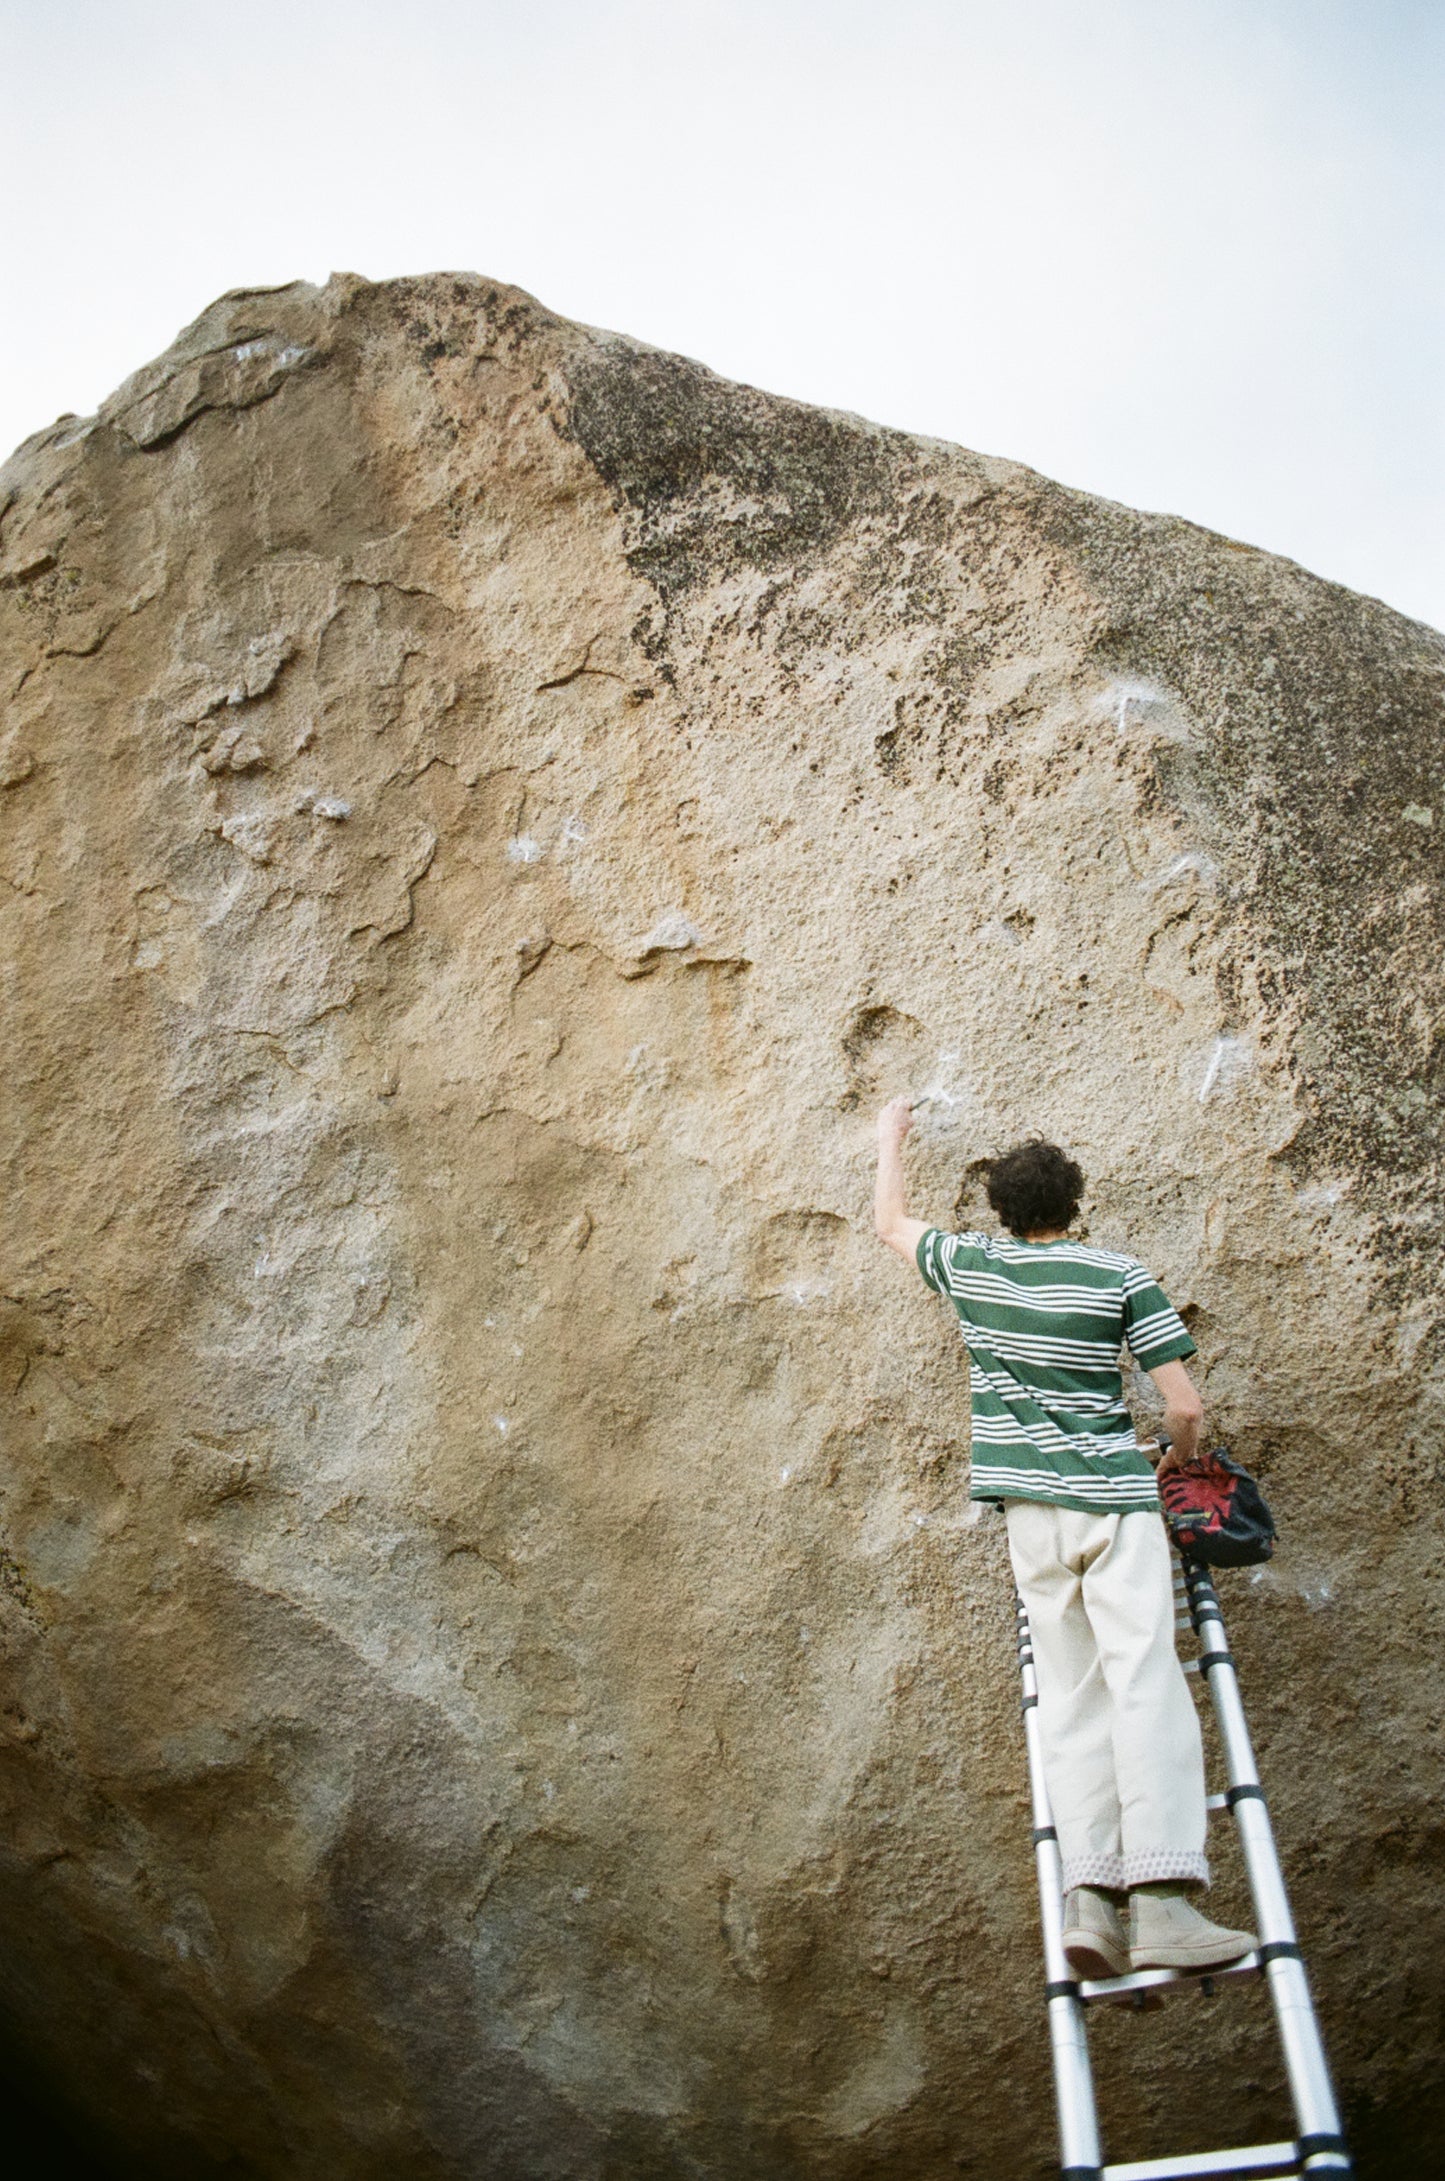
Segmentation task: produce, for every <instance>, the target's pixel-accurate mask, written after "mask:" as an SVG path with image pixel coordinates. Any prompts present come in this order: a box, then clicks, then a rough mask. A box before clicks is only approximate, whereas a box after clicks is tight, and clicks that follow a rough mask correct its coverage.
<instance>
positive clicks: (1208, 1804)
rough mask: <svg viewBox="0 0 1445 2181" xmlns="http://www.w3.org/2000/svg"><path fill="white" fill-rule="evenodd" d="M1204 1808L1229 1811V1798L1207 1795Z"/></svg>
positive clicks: (1226, 1796) (1222, 1795)
mask: <svg viewBox="0 0 1445 2181" xmlns="http://www.w3.org/2000/svg"><path fill="white" fill-rule="evenodd" d="M1204 1807H1205V1809H1206V1810H1227V1809H1228V1808H1229V1797H1228V1795H1224V1794H1219V1795H1206V1796H1205V1798H1204Z"/></svg>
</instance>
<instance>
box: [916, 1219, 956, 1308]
mask: <svg viewBox="0 0 1445 2181" xmlns="http://www.w3.org/2000/svg"><path fill="white" fill-rule="evenodd" d="M947 1240H948V1236H947V1235H946V1234H945V1233H944V1232H943V1230H942V1229H941V1228H940V1227H928V1228H925V1230H924V1232H923V1233H922V1234H921V1235H920V1236H919V1237H918V1247H917V1249H916V1250H915V1251H914V1253H913V1254H914V1256H915V1257H916V1258H917V1259H918V1269H919V1271H920V1272H921V1273H922V1274H923V1277H924V1279H925V1280H926V1281H927V1282H928V1284H929V1286H930V1287H931V1288H933V1289H935V1290H936V1292H937V1293H938V1294H940V1295H946V1294H947V1293H948V1275H947V1273H946V1272H945V1271H944V1265H943V1245H944V1243H945V1242H946V1241H947Z"/></svg>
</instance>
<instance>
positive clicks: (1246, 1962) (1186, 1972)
mask: <svg viewBox="0 0 1445 2181" xmlns="http://www.w3.org/2000/svg"><path fill="white" fill-rule="evenodd" d="M1260 1968H1261V1963H1260V1959H1259V1955H1258V1954H1257V1953H1253V1952H1251V1953H1248V1954H1241V1955H1240V1956H1239V1959H1238V1960H1237V1961H1227V1962H1225V1964H1224V1965H1223V1967H1222V1968H1219V1969H1135V1970H1133V1971H1132V1972H1131V1973H1130V1975H1128V1976H1126V1977H1097V1978H1095V1977H1088V1978H1086V1979H1085V1980H1084V1982H1083V1983H1082V1984H1080V1986H1079V1997H1080V1999H1082V2000H1083V2002H1084V2004H1085V2005H1086V2006H1092V2005H1093V2003H1094V2002H1095V2000H1099V1999H1127V1998H1128V1996H1129V1994H1130V1993H1131V1992H1164V1991H1185V1990H1188V1991H1197V1990H1198V1988H1199V1985H1200V1984H1201V1983H1202V1982H1205V1981H1208V1982H1210V1983H1223V1981H1224V1979H1225V1978H1226V1977H1257V1976H1258V1975H1259V1973H1260Z"/></svg>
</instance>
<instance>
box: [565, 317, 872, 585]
mask: <svg viewBox="0 0 1445 2181" xmlns="http://www.w3.org/2000/svg"><path fill="white" fill-rule="evenodd" d="M568 376H569V384H570V399H569V403H568V410H567V429H568V430H569V431H570V432H571V433H572V434H573V435H574V436H575V438H576V440H577V442H578V444H579V445H580V446H581V447H582V448H583V450H584V451H585V453H586V454H587V456H588V459H589V460H590V461H591V462H593V463H594V464H595V465H596V468H597V469H598V471H599V472H600V474H601V475H602V477H603V478H604V479H605V480H606V482H607V484H608V485H609V486H610V487H611V489H612V491H613V492H614V494H615V495H616V498H617V502H618V504H619V506H620V507H621V508H623V509H624V510H625V512H626V515H627V518H628V557H629V559H630V561H631V563H632V565H633V567H634V568H635V569H636V570H637V572H638V573H639V574H640V575H643V576H645V577H646V578H647V580H648V581H649V582H650V583H651V584H652V585H653V586H654V587H655V588H656V590H657V592H658V594H659V596H660V597H661V599H662V601H663V603H664V605H665V606H666V605H671V604H672V603H673V602H674V601H675V600H677V599H678V598H679V597H681V596H682V595H683V594H684V593H686V592H688V591H691V590H694V589H695V588H697V586H699V585H700V584H703V583H706V582H710V581H712V580H715V579H716V578H718V577H720V576H723V575H725V574H727V573H728V572H729V571H730V570H732V569H735V568H745V569H755V570H764V571H765V570H768V569H772V568H778V567H786V568H787V569H788V570H789V572H790V575H792V576H794V577H796V576H797V574H798V573H799V572H800V571H801V570H802V569H805V568H806V567H808V566H810V565H812V564H813V563H815V562H816V561H818V560H819V559H821V558H822V557H823V556H824V555H825V554H826V553H827V551H828V549H829V547H830V546H831V545H832V543H833V541H834V540H835V539H836V538H837V537H838V536H839V534H840V532H842V531H843V530H844V529H845V528H846V527H847V526H848V525H850V524H852V523H855V522H856V521H857V520H858V519H859V518H860V516H863V515H865V514H868V513H878V512H881V511H883V510H884V509H885V508H886V507H887V506H888V504H889V497H890V489H891V486H892V482H893V475H894V464H895V462H896V461H897V459H898V458H899V457H900V456H901V455H902V454H904V453H905V452H906V451H907V448H908V444H909V443H908V441H907V440H906V439H905V438H904V436H903V435H902V434H901V433H890V432H884V431H881V430H879V429H877V428H876V427H874V426H871V425H867V424H864V423H863V422H862V421H861V419H859V418H857V417H849V416H842V415H838V414H835V413H834V412H832V411H829V410H824V409H811V408H808V407H806V406H805V405H804V404H803V403H801V402H792V401H784V400H781V399H779V398H778V397H777V396H775V395H771V394H763V393H759V392H758V391H757V390H756V389H754V388H752V387H747V386H735V385H732V384H731V383H730V382H729V381H728V380H726V379H720V378H718V377H716V376H715V374H714V373H713V372H711V371H708V370H706V369H705V368H704V367H703V365H701V364H697V363H693V362H692V361H691V360H690V359H689V358H688V357H686V356H672V355H667V354H665V353H663V352H662V351H660V350H656V349H642V348H636V347H634V346H632V345H631V344H630V343H622V342H617V343H611V342H606V341H597V342H594V343H592V344H591V345H589V347H588V348H587V349H585V350H584V351H583V352H582V353H581V354H580V355H579V356H578V358H577V359H576V360H575V361H574V363H573V364H572V367H571V370H570V372H569V374H568Z"/></svg>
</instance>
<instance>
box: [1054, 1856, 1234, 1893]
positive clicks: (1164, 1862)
mask: <svg viewBox="0 0 1445 2181" xmlns="http://www.w3.org/2000/svg"><path fill="white" fill-rule="evenodd" d="M1120 1862H1121V1864H1122V1868H1123V1877H1122V1879H1121V1880H1120V1881H1119V1882H1120V1883H1121V1884H1122V1885H1124V1886H1125V1887H1132V1886H1157V1885H1167V1884H1168V1882H1169V1880H1170V1879H1174V1880H1175V1881H1176V1882H1177V1883H1178V1884H1180V1885H1185V1886H1207V1885H1208V1884H1209V1858H1208V1856H1207V1855H1200V1854H1197V1853H1195V1852H1194V1851H1193V1850H1191V1849H1188V1848H1133V1849H1131V1850H1130V1851H1129V1853H1128V1854H1127V1855H1125V1856H1123V1857H1121V1858H1120ZM1065 1883H1066V1884H1067V1880H1066V1881H1065ZM1078 1883H1079V1884H1081V1885H1090V1884H1095V1885H1097V1884H1099V1883H1101V1881H1100V1880H1097V1879H1088V1878H1084V1879H1081V1880H1079V1881H1078Z"/></svg>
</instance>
